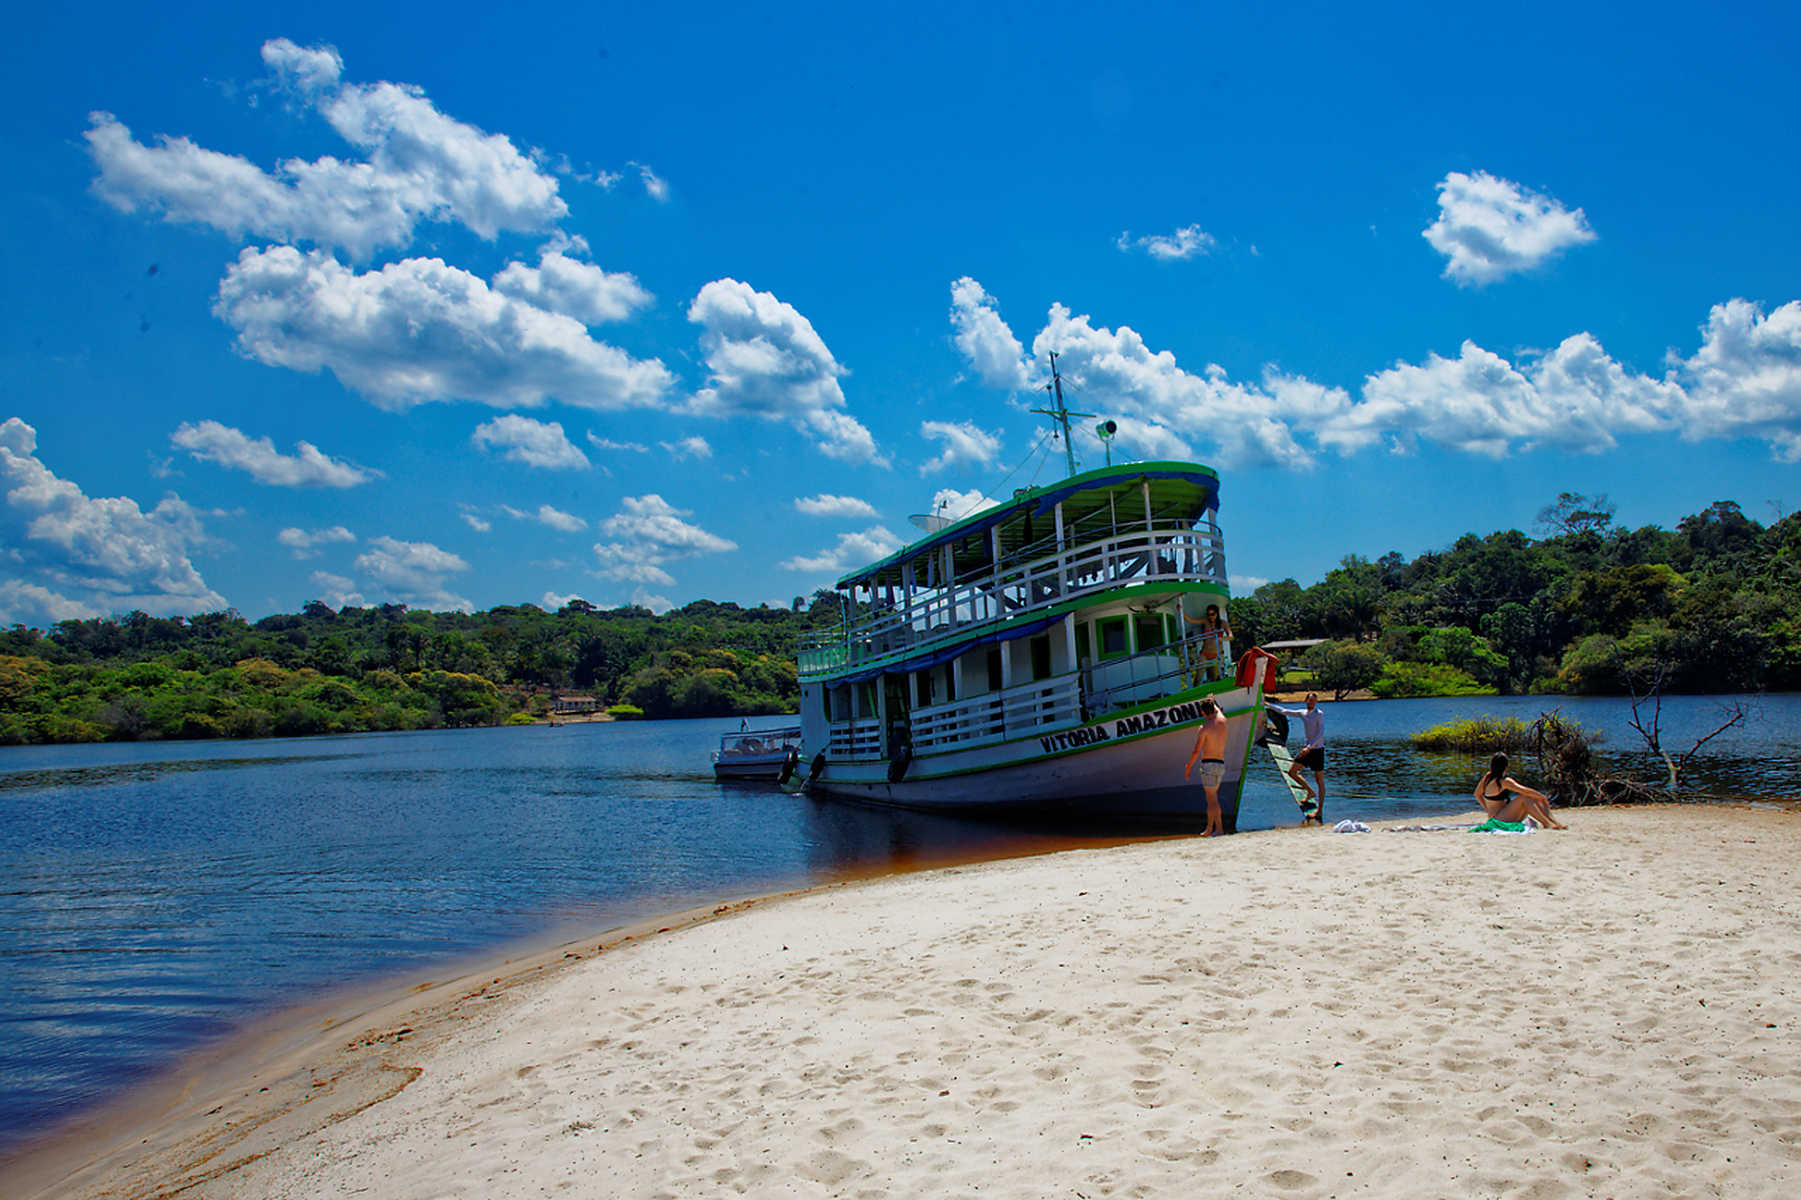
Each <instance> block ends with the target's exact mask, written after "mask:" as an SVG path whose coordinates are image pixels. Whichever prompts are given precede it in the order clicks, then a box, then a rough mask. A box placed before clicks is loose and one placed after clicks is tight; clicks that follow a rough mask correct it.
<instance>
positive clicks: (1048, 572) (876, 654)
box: [798, 521, 1226, 676]
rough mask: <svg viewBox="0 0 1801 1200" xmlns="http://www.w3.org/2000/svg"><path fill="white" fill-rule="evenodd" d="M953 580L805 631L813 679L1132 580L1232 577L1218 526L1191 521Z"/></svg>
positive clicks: (1115, 529)
mask: <svg viewBox="0 0 1801 1200" xmlns="http://www.w3.org/2000/svg"><path fill="white" fill-rule="evenodd" d="M1028 549H1029V551H1030V556H1029V557H1027V556H1021V555H1012V556H1009V557H1007V558H1004V559H1002V560H1001V561H1000V562H998V563H995V564H993V565H991V566H988V567H984V568H982V569H981V570H979V571H972V572H968V573H966V574H965V575H963V576H961V577H959V578H957V579H955V580H953V581H951V582H950V583H949V584H948V585H946V586H943V587H936V588H926V589H921V590H919V591H916V592H914V593H912V595H911V596H909V597H906V598H905V599H903V600H902V601H900V602H899V603H892V604H890V603H887V602H885V601H884V602H879V603H878V604H877V605H876V606H874V607H871V608H869V609H868V610H867V611H864V612H861V613H858V614H856V615H855V616H853V617H852V618H851V619H850V620H849V621H848V622H847V623H845V624H841V625H839V626H838V627H836V628H834V629H831V630H826V631H823V632H821V633H817V634H812V635H808V636H804V637H803V638H802V640H801V645H800V650H799V655H798V659H799V668H800V673H801V674H802V675H804V676H817V675H822V674H829V673H832V672H835V671H839V670H843V669H845V668H847V667H851V666H855V665H857V664H859V663H862V662H868V661H872V660H875V659H879V658H884V657H886V656H888V655H890V654H895V653H898V652H901V651H905V650H910V649H913V648H915V647H919V646H924V645H928V644H930V643H933V642H938V641H943V640H948V639H951V638H954V637H958V636H963V635H966V634H967V633H968V632H969V631H970V630H971V629H972V627H975V626H980V625H985V624H990V623H994V622H998V621H1001V620H1005V619H1008V618H1011V617H1017V616H1021V615H1024V614H1026V613H1028V612H1030V611H1031V610H1033V609H1035V608H1040V607H1043V606H1046V605H1049V604H1055V603H1060V602H1062V601H1065V600H1070V599H1076V598H1079V597H1082V596H1085V595H1092V594H1094V593H1097V592H1103V591H1106V590H1108V589H1110V588H1115V587H1119V586H1121V585H1124V584H1132V583H1159V582H1211V583H1218V584H1220V585H1222V586H1224V585H1225V583H1226V565H1225V550H1224V542H1223V539H1222V538H1221V536H1220V532H1219V527H1218V526H1217V525H1214V524H1212V523H1210V522H1209V523H1204V524H1202V525H1199V526H1195V525H1192V524H1191V523H1189V522H1185V521H1149V522H1138V523H1135V524H1121V525H1116V526H1110V527H1108V528H1106V529H1104V530H1099V531H1096V532H1095V533H1091V534H1083V535H1079V536H1074V537H1066V538H1065V539H1064V540H1063V542H1062V544H1061V546H1059V545H1058V543H1057V542H1056V540H1055V539H1050V540H1049V541H1041V542H1039V543H1037V544H1036V545H1034V546H1032V547H1029V548H1028Z"/></svg>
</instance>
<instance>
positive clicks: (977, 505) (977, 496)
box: [932, 488, 1000, 522]
mask: <svg viewBox="0 0 1801 1200" xmlns="http://www.w3.org/2000/svg"><path fill="white" fill-rule="evenodd" d="M998 503H1000V501H998V500H996V499H994V498H993V497H992V496H989V495H988V494H986V493H985V492H983V491H981V490H980V489H971V490H970V491H967V492H959V491H958V490H957V489H956V488H939V489H938V490H937V491H936V492H934V493H933V494H932V515H933V516H938V517H943V518H944V519H945V520H947V521H952V522H956V521H961V520H962V519H963V518H964V517H968V516H974V515H975V514H976V513H978V512H981V511H982V510H983V509H984V508H991V507H993V506H994V505H996V504H998Z"/></svg>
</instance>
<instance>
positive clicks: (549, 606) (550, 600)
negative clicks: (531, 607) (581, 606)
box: [538, 592, 582, 612]
mask: <svg viewBox="0 0 1801 1200" xmlns="http://www.w3.org/2000/svg"><path fill="white" fill-rule="evenodd" d="M580 599H582V596H581V595H580V594H578V593H576V592H570V593H569V594H568V595H564V594H563V593H562V592H545V593H544V598H543V599H542V600H540V601H539V602H538V607H540V608H542V609H543V610H544V611H545V612H556V611H557V610H558V609H560V608H562V607H564V606H565V605H567V604H568V603H569V602H570V601H571V600H580Z"/></svg>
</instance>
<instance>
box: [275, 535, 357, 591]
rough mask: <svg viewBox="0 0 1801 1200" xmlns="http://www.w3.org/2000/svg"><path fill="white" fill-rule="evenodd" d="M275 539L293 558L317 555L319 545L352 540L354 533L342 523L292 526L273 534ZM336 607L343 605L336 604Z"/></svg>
mask: <svg viewBox="0 0 1801 1200" xmlns="http://www.w3.org/2000/svg"><path fill="white" fill-rule="evenodd" d="M275 540H276V541H278V542H280V543H281V544H282V545H284V546H286V547H287V548H288V549H290V550H292V551H293V552H294V557H295V558H314V557H317V556H318V553H319V547H320V546H328V545H332V544H333V543H337V542H354V541H356V534H354V533H352V532H350V530H348V529H346V528H344V527H343V526H342V525H333V526H332V527H331V528H329V529H311V530H308V529H297V528H294V527H293V526H289V527H288V528H286V529H284V530H282V531H281V532H280V533H278V534H276V535H275ZM337 607H340V608H341V607H343V606H342V605H338V606H337Z"/></svg>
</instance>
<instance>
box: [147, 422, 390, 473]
mask: <svg viewBox="0 0 1801 1200" xmlns="http://www.w3.org/2000/svg"><path fill="white" fill-rule="evenodd" d="M169 441H170V442H171V443H172V444H174V445H176V446H178V447H180V448H181V449H183V450H186V451H187V452H188V453H189V454H191V455H193V456H194V457H195V458H197V459H200V460H202V461H204V462H214V463H218V464H219V465H220V466H222V467H235V468H236V469H238V470H240V471H247V472H249V473H250V476H251V477H252V478H253V479H255V480H256V481H257V482H258V483H267V484H272V485H275V486H277V487H334V488H347V487H355V486H357V485H358V484H360V483H367V482H369V481H370V480H371V479H374V478H375V477H376V476H377V475H379V474H380V472H378V471H371V470H369V469H368V468H367V467H359V466H355V465H353V464H351V463H346V462H340V461H338V460H337V459H335V458H332V457H330V456H328V455H326V454H325V453H324V452H322V451H321V450H320V449H319V448H318V447H317V446H315V445H313V444H312V443H311V442H296V443H295V446H294V450H295V453H293V454H291V455H288V454H282V453H281V452H280V451H278V450H277V449H276V448H275V443H274V442H272V441H270V440H269V439H268V438H266V437H265V438H255V439H252V438H251V437H250V436H249V435H247V434H245V433H243V432H241V431H239V430H236V429H233V428H232V427H231V426H229V425H221V424H220V423H219V422H217V421H201V422H199V423H194V422H185V423H183V424H182V425H180V426H179V427H177V428H176V430H175V432H174V433H173V434H171V435H170V437H169Z"/></svg>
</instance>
